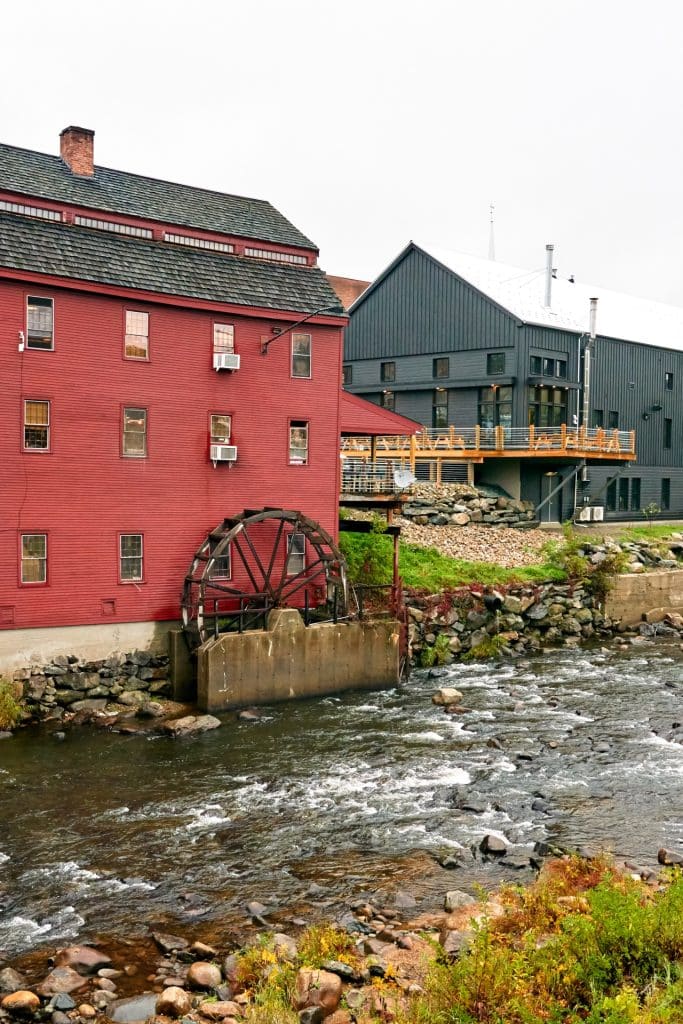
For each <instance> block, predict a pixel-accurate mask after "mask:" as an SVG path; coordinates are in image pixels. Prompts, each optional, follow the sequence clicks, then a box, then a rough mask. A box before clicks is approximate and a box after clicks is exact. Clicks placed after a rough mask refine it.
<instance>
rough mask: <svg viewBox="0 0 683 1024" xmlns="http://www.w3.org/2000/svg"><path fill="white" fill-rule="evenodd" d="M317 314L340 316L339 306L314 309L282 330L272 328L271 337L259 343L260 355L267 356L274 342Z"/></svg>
mask: <svg viewBox="0 0 683 1024" xmlns="http://www.w3.org/2000/svg"><path fill="white" fill-rule="evenodd" d="M318 313H339V314H340V315H342V314H341V313H340V310H339V306H323V307H322V308H321V309H314V310H313V312H312V313H308V314H307V315H306V316H305V317H303V318H302V319H301V320H297V322H296V323H295V324H292V325H291V327H285V328H284V329H283V328H281V327H273V328H272V333H273V337H272V338H268V340H267V341H262V342H261V355H262V356H267V355H268V349H269V348H270V346H271V345H272V344H273V342H274V341H277V339H278V338H282V337H284V335H285V334H289V333H290V331H294V330H296V328H297V327H301V325H302V324H305V323H306V321H307V320H310V319H311V318H312V317H314V316H317V315H318Z"/></svg>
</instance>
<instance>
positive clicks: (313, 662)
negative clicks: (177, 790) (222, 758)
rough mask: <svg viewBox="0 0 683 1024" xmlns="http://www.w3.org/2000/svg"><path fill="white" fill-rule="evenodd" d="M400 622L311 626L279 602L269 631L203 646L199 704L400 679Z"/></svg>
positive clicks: (265, 699)
mask: <svg viewBox="0 0 683 1024" xmlns="http://www.w3.org/2000/svg"><path fill="white" fill-rule="evenodd" d="M399 629H400V627H399V624H398V622H395V621H393V620H388V619H382V620H377V621H374V622H340V623H337V624H336V625H335V624H334V623H331V622H325V623H320V624H318V625H313V626H308V627H305V626H304V623H303V620H302V618H301V616H300V615H299V613H298V612H297V611H295V610H293V609H289V608H284V609H278V610H276V611H273V612H271V614H270V616H269V618H268V629H267V630H252V631H249V632H246V633H241V634H238V633H226V634H223V635H222V636H219V637H218V638H217V639H215V640H210V641H208V642H207V643H206V644H204V645H203V646H202V647H200V648H199V651H198V656H197V703H198V706H199V707H200V708H201V709H202V710H204V711H225V710H227V709H228V708H238V707H246V706H249V705H252V704H270V703H273V702H274V701H280V700H292V699H295V698H298V697H320V696H323V695H325V694H329V693H338V692H340V691H342V690H353V689H356V690H359V689H367V690H371V689H380V688H382V687H387V686H395V685H396V684H397V683H398V681H399Z"/></svg>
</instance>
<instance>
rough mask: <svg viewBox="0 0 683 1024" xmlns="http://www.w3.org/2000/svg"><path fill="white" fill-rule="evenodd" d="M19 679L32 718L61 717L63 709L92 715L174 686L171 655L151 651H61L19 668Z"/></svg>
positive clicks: (136, 703) (163, 693) (135, 703)
mask: <svg viewBox="0 0 683 1024" xmlns="http://www.w3.org/2000/svg"><path fill="white" fill-rule="evenodd" d="M14 681H15V683H20V684H21V688H22V694H21V699H22V703H23V705H24V707H25V708H26V711H27V713H28V715H29V717H31V718H37V719H41V718H53V719H54V718H60V717H61V716H62V715H63V714H64V713H65V712H67V711H68V712H69V713H76V714H77V713H79V712H85V713H92V712H97V711H102V710H104V709H105V708H106V707H107V705H108V704H110V703H112V702H115V703H116V704H117V705H123V706H124V707H126V706H127V707H138V706H141V705H144V704H146V703H148V702H149V700H150V698H152V697H159V698H160V697H165V696H166V695H168V693H169V692H170V689H171V684H170V682H169V678H168V658H167V657H166V656H165V655H156V654H151V653H150V652H149V651H133V652H132V653H129V654H113V655H112V656H111V657H109V658H105V659H102V660H100V661H81V660H79V658H77V657H76V655H58V656H57V657H55V658H53V660H52V661H50V662H48V663H47V664H42V665H28V666H27V667H26V668H22V669H16V670H15V672H14Z"/></svg>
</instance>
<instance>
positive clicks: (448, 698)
mask: <svg viewBox="0 0 683 1024" xmlns="http://www.w3.org/2000/svg"><path fill="white" fill-rule="evenodd" d="M461 700H462V693H461V692H460V690H456V689H455V687H452V686H442V687H441V688H440V689H438V690H437V691H436V693H435V694H433V695H432V704H439V705H441V706H447V705H448V704H457V703H458V702H459V701H461Z"/></svg>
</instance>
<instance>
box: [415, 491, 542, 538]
mask: <svg viewBox="0 0 683 1024" xmlns="http://www.w3.org/2000/svg"><path fill="white" fill-rule="evenodd" d="M401 514H402V515H403V516H404V517H405V518H406V519H409V520H411V521H412V522H415V523H417V524H418V525H419V526H468V525H469V524H470V523H481V524H482V525H485V526H513V527H516V528H518V529H520V528H521V529H531V528H533V527H534V526H537V525H538V521H537V519H536V515H535V512H534V506H533V503H532V502H530V501H518V500H517V499H515V498H509V497H507V496H505V495H495V494H491V493H488V492H487V491H486V489H485V488H484V489H477V488H476V487H470V486H469V485H468V484H414V485H413V487H412V488H411V490H410V495H409V497H408V501H407V502H406V504H405V505H404V506H403V510H402V513H401Z"/></svg>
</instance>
